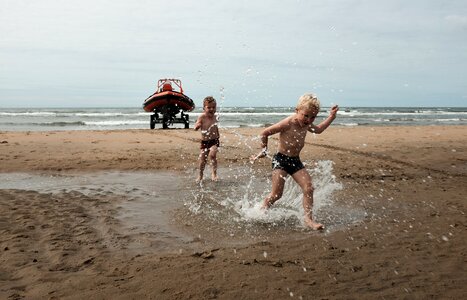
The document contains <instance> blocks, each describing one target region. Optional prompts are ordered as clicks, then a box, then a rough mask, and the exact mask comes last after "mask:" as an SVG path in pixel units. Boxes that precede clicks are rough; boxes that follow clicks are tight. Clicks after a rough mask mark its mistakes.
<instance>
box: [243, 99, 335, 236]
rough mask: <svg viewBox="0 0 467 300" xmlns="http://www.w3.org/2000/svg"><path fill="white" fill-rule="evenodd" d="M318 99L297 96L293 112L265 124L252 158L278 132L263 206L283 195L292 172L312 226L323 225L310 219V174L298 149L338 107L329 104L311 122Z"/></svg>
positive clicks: (326, 123) (325, 125) (264, 149)
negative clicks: (327, 111)
mask: <svg viewBox="0 0 467 300" xmlns="http://www.w3.org/2000/svg"><path fill="white" fill-rule="evenodd" d="M319 109H320V103H319V100H318V98H317V97H316V95H314V94H305V95H303V96H301V97H300V99H299V101H298V104H297V107H296V109H295V114H294V115H292V116H290V117H287V118H285V119H283V120H282V121H279V122H278V123H276V124H274V125H272V126H270V127H268V128H266V129H264V130H263V132H262V133H261V144H262V145H261V146H262V150H261V152H260V153H259V154H258V155H256V156H253V157H252V158H251V159H252V161H255V160H256V159H258V158H261V157H264V156H266V153H267V147H268V137H269V136H270V135H273V134H276V133H279V148H278V152H277V153H276V154H275V155H274V157H273V160H272V167H273V171H272V191H271V193H270V194H269V195H268V196H267V197H266V199H264V201H263V208H265V209H268V208H269V207H271V205H272V204H273V203H274V202H276V201H277V200H279V199H280V198H281V197H282V192H283V191H284V184H285V179H286V177H287V175H290V176H292V178H293V179H294V180H295V182H297V183H298V185H299V186H300V187H301V189H302V191H303V210H304V211H305V224H306V226H308V227H310V228H311V229H314V230H317V229H322V228H324V226H323V225H322V224H320V223H317V222H316V221H314V220H313V216H312V209H313V184H312V181H311V176H310V174H309V173H308V171H307V170H306V169H305V167H304V166H303V164H302V162H301V161H300V157H299V155H300V151H301V150H302V149H303V146H304V145H305V137H306V134H307V133H308V132H312V133H316V134H320V133H322V132H323V131H324V130H325V129H326V128H328V127H329V125H331V123H332V121H334V119H335V118H336V114H337V111H338V110H339V107H338V106H337V105H334V106H333V107H332V108H331V112H330V114H329V117H328V118H327V119H325V120H324V121H323V122H321V123H320V124H318V125H314V124H313V122H314V120H315V118H316V116H317V114H318V112H319Z"/></svg>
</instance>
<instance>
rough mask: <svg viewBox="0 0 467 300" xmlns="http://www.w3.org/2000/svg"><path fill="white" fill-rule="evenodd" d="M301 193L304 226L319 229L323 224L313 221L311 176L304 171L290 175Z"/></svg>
mask: <svg viewBox="0 0 467 300" xmlns="http://www.w3.org/2000/svg"><path fill="white" fill-rule="evenodd" d="M292 178H293V179H294V180H295V181H296V182H297V183H298V185H299V186H300V187H301V188H302V191H303V210H304V211H305V224H306V225H307V226H308V227H310V228H312V229H315V230H316V229H321V228H323V224H320V223H317V222H315V221H313V184H312V182H311V176H310V174H309V173H308V171H307V170H306V169H301V170H299V171H297V172H295V173H294V174H293V175H292Z"/></svg>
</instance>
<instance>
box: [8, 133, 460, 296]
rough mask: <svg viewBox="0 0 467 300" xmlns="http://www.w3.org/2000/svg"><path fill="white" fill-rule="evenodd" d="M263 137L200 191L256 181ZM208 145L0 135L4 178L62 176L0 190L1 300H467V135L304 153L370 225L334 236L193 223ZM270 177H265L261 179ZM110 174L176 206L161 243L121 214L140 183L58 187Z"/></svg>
mask: <svg viewBox="0 0 467 300" xmlns="http://www.w3.org/2000/svg"><path fill="white" fill-rule="evenodd" d="M258 133H259V129H236V130H222V131H221V143H222V146H223V148H222V151H221V152H220V153H219V165H220V166H222V167H223V169H222V170H221V172H220V176H221V180H220V181H219V182H218V183H211V182H207V183H206V187H205V189H208V190H211V191H216V190H222V189H228V188H229V186H230V185H234V184H235V182H234V180H233V179H232V177H229V172H230V170H233V169H235V168H242V167H244V166H246V165H248V157H249V156H250V155H251V154H252V153H256V151H257V150H258V146H259V145H258V144H259V143H258V142H256V143H255V141H254V137H255V136H256V135H257V134H258ZM198 138H199V132H194V131H192V130H183V129H180V130H152V131H151V130H125V131H78V132H76V131H73V132H72V131H57V132H1V133H0V172H1V173H2V174H3V178H8V176H10V175H11V176H12V178H17V177H15V176H20V177H21V176H23V177H21V178H23V179H22V180H23V181H24V176H29V175H31V176H42V177H39V178H44V176H49V177H50V176H53V177H50V178H52V179H49V181H50V180H51V181H52V183H54V182H56V183H57V187H56V188H55V190H54V191H53V192H50V191H44V190H41V189H39V188H37V186H36V185H31V187H29V188H28V187H27V186H26V187H24V188H9V189H0V233H1V235H0V298H1V299H22V298H27V299H83V298H89V299H216V298H219V299H233V298H237V299H286V298H291V299H295V298H298V299H429V298H434V299H462V298H465V297H466V295H467V273H466V262H467V257H466V254H467V251H466V250H467V247H466V244H467V238H466V237H467V234H466V233H467V231H466V230H467V227H466V226H467V220H466V212H467V209H466V196H467V184H466V183H467V180H466V175H467V127H465V126H449V127H448V126H446V127H443V126H429V127H428V126H427V127H355V128H342V127H331V128H329V129H328V130H327V131H326V132H325V133H323V134H322V135H319V136H315V137H314V136H312V135H310V136H309V137H307V145H306V146H305V148H304V150H303V151H302V159H303V160H304V161H307V162H313V161H320V160H331V161H333V162H334V171H333V174H334V175H335V176H336V180H337V181H338V182H340V183H342V185H343V189H342V190H340V191H338V192H336V194H335V195H334V197H335V203H336V205H339V206H340V207H347V208H348V209H354V208H358V209H360V210H364V211H365V217H364V218H362V219H361V220H359V222H356V223H351V224H350V223H349V224H343V225H344V226H340V227H339V226H337V224H329V225H331V226H330V227H332V228H333V230H327V231H324V232H309V231H306V230H300V229H297V228H296V227H294V226H289V225H288V224H279V225H275V226H273V227H272V228H268V227H267V226H266V227H265V226H260V225H258V228H254V227H255V226H253V228H252V226H250V227H248V228H246V227H242V226H238V228H226V224H229V223H224V222H221V221H220V220H219V219H216V218H209V217H208V216H206V215H203V214H202V213H201V214H197V215H194V214H193V213H192V212H191V211H189V210H188V209H187V208H186V207H185V206H184V205H183V203H184V201H186V199H183V198H184V197H185V198H186V197H190V195H191V196H192V195H194V193H196V191H197V187H196V186H195V185H194V183H193V181H194V179H195V170H196V165H197V164H196V159H197V155H198V151H199V150H198ZM274 144H275V142H274V139H272V141H271V148H272V150H273V149H274ZM249 147H253V148H254V149H250V148H249ZM269 164H270V162H268V161H267V160H263V161H261V162H259V163H257V164H256V165H255V166H254V168H255V169H256V170H258V172H259V174H261V175H260V177H261V176H263V177H264V178H266V177H267V176H268V174H269V172H270V170H269V168H270V166H269ZM103 171H105V172H110V173H109V174H113V173H111V172H115V171H118V172H126V173H125V174H131V173H136V174H139V175H140V176H141V174H143V175H144V174H145V173H144V172H148V173H147V174H154V177H149V178H148V179H147V180H151V179H152V178H154V181H156V182H155V183H154V185H156V186H157V185H159V187H158V188H159V189H160V190H161V194H160V195H154V197H161V198H164V199H165V198H170V197H171V196H168V195H169V194H164V192H166V193H169V192H171V191H172V193H174V192H175V193H176V192H177V191H180V194H179V197H178V198H177V197H174V198H173V199H169V200H171V201H166V202H167V203H168V204H166V205H167V206H165V207H163V208H161V211H160V212H158V214H156V213H155V214H154V215H153V217H154V219H157V220H159V221H157V222H159V223H158V224H157V226H159V227H157V228H158V229H157V230H154V231H153V230H152V229H151V228H145V227H144V223H145V222H146V221H148V222H149V220H150V219H151V211H150V210H148V211H147V215H146V218H141V219H139V220H133V222H135V223H134V224H137V226H136V225H135V228H136V227H138V230H137V231H135V230H134V228H129V227H128V223H125V222H124V220H125V219H124V218H122V214H125V211H126V210H128V207H132V206H131V205H132V203H136V202H137V201H136V202H135V199H134V198H132V197H131V196H130V195H131V194H134V193H142V191H144V185H145V184H146V183H145V181H144V180H142V181H141V182H137V181H135V182H134V184H133V183H132V182H129V183H127V187H128V186H129V187H132V186H134V188H133V189H129V190H125V189H123V192H122V191H119V192H117V190H115V189H114V188H113V187H112V185H110V184H109V186H108V187H106V186H105V185H102V187H101V188H98V189H96V190H93V191H92V192H89V191H87V190H86V191H85V190H83V191H80V190H79V189H71V190H70V189H66V188H63V189H62V188H61V186H60V185H61V184H62V183H63V180H62V179H63V178H68V177H69V176H71V175H73V176H78V175H76V174H81V175H79V176H91V178H95V177H92V176H95V175H93V174H100V173H101V172H103ZM158 172H168V173H158ZM18 174H19V175H18ZM21 174H22V175H21ZM25 174H26V175H25ZM70 174H71V175H70ZM157 174H165V175H164V176H165V177H157V176H159V175H157ZM167 174H168V175H167ZM174 174H175V175H174ZM170 176H173V178H170ZM18 178H19V177H18ZM31 178H32V177H31ZM35 178H36V177H35ZM157 178H159V179H160V180H159V181H158V180H156V179H157ZM162 178H169V179H170V180H169V181H166V182H164V181H163V179H162ZM35 180H37V179H35ZM26 181H27V180H26ZM36 183H37V182H36ZM138 184H139V185H138ZM148 185H150V183H149V184H148ZM190 190H192V191H193V192H190ZM165 200H167V199H165ZM170 202H172V204H173V205H171V204H170ZM211 204H212V205H215V203H211ZM138 205H142V203H139V204H138ZM145 205H147V204H145ZM133 207H135V206H133ZM141 207H143V209H142V210H143V211H144V210H145V208H146V207H147V206H140V208H141ZM216 209H218V208H216ZM220 209H222V208H220ZM329 213H330V214H332V213H333V208H331V209H330V211H329ZM336 213H337V212H336ZM164 218H166V219H164ZM136 221H138V222H136ZM154 222H156V221H154ZM166 223H170V224H166ZM334 225H335V226H334ZM164 226H166V227H164Z"/></svg>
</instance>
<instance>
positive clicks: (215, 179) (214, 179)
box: [211, 174, 219, 181]
mask: <svg viewBox="0 0 467 300" xmlns="http://www.w3.org/2000/svg"><path fill="white" fill-rule="evenodd" d="M211 179H212V181H218V180H219V178H218V177H217V175H214V174H212V176H211Z"/></svg>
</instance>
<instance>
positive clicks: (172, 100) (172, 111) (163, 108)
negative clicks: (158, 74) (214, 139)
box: [143, 78, 195, 129]
mask: <svg viewBox="0 0 467 300" xmlns="http://www.w3.org/2000/svg"><path fill="white" fill-rule="evenodd" d="M143 109H144V110H145V111H147V112H153V113H154V114H153V115H151V119H150V123H149V125H150V128H151V129H154V128H155V125H156V123H162V128H164V129H166V128H168V127H169V126H170V125H172V124H173V123H184V124H185V128H189V116H188V114H186V113H185V112H190V111H192V110H193V109H195V103H194V102H193V100H191V99H190V97H188V96H187V95H185V94H184V93H183V87H182V82H181V81H180V80H179V79H167V78H165V79H159V81H158V82H157V89H156V92H155V93H154V94H152V95H151V96H149V97H148V98H147V99H146V100H144V102H143ZM178 113H180V117H177V116H176V115H177V114H178ZM159 114H160V115H159Z"/></svg>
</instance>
